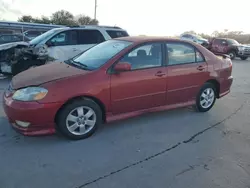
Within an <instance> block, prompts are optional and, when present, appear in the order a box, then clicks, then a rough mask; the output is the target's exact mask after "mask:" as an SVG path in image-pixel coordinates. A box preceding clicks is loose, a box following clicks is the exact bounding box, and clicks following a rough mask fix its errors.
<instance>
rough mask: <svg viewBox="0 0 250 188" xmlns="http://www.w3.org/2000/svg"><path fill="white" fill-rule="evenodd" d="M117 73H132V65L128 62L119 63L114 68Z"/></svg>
mask: <svg viewBox="0 0 250 188" xmlns="http://www.w3.org/2000/svg"><path fill="white" fill-rule="evenodd" d="M114 70H115V72H124V71H130V70H131V65H130V64H129V63H126V62H119V63H117V64H116V65H115V67H114Z"/></svg>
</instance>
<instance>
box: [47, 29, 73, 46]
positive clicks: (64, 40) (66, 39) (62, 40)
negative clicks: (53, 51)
mask: <svg viewBox="0 0 250 188" xmlns="http://www.w3.org/2000/svg"><path fill="white" fill-rule="evenodd" d="M49 41H50V42H51V43H52V44H53V46H66V45H76V44H77V32H76V31H65V32H61V33H59V34H57V35H55V36H54V37H52V38H51V39H50V40H49Z"/></svg>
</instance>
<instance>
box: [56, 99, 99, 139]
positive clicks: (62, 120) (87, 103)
mask: <svg viewBox="0 0 250 188" xmlns="http://www.w3.org/2000/svg"><path fill="white" fill-rule="evenodd" d="M83 106H84V107H88V108H91V109H92V110H93V111H94V112H95V115H96V122H95V125H94V126H93V128H92V129H91V130H90V131H89V132H87V133H85V134H81V135H76V134H73V133H71V132H70V131H69V129H68V128H67V124H66V121H67V120H66V119H67V116H68V115H69V114H70V112H72V110H74V109H76V108H77V107H83ZM56 123H57V130H59V131H60V132H61V133H62V134H63V135H64V136H65V137H67V138H69V139H72V140H80V139H85V138H88V137H90V136H91V135H93V134H94V133H95V131H96V130H97V128H98V126H99V125H100V124H101V123H102V110H101V108H100V107H99V105H98V104H96V103H95V102H94V101H93V100H91V99H88V98H84V99H78V100H75V101H73V102H71V103H69V104H67V105H66V106H64V107H63V109H62V110H60V112H59V115H58V118H57V120H56Z"/></svg>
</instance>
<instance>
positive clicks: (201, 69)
mask: <svg viewBox="0 0 250 188" xmlns="http://www.w3.org/2000/svg"><path fill="white" fill-rule="evenodd" d="M204 69H205V67H203V66H199V67H197V70H199V71H203V70H204Z"/></svg>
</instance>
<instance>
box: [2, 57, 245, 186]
mask: <svg viewBox="0 0 250 188" xmlns="http://www.w3.org/2000/svg"><path fill="white" fill-rule="evenodd" d="M249 68H250V60H249V61H241V60H235V61H233V76H234V83H233V86H232V91H231V93H230V94H229V95H228V96H226V97H224V98H222V99H220V100H217V102H216V104H215V106H214V107H213V109H212V110H210V111H209V112H207V113H197V112H194V111H193V110H192V108H183V109H177V110H172V111H165V112H158V113H151V114H146V115H142V116H139V117H136V118H132V119H128V120H123V121H119V122H115V123H111V124H107V125H105V126H102V127H101V128H100V129H99V130H98V131H97V133H96V134H94V135H93V136H92V137H90V138H89V139H86V140H80V141H69V140H66V139H64V138H62V137H61V136H58V135H54V136H42V137H24V136H22V135H20V134H18V133H16V132H15V131H14V130H12V129H11V128H10V127H9V124H8V122H7V120H6V118H5V115H4V113H3V109H2V107H0V159H1V160H0V188H34V187H36V188H44V187H46V188H57V187H60V188H85V187H87V188H97V187H102V188H104V187H107V188H112V187H114V188H117V187H119V188H127V187H129V188H131V187H138V188H140V187H143V188H147V187H150V188H152V187H157V188H160V187H164V188H165V187H170V188H178V187H183V185H184V186H185V188H189V187H190V188H194V187H204V188H206V187H213V188H214V187H225V188H231V187H232V188H236V187H237V188H241V187H242V188H243V187H244V188H245V187H250V178H249V175H250V120H249V115H250V106H249V103H250V100H249V97H250V79H249V78H250V76H249V73H248V70H249ZM7 83H8V80H6V79H2V80H0V93H1V94H2V93H3V89H4V88H5V87H6V85H7Z"/></svg>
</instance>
